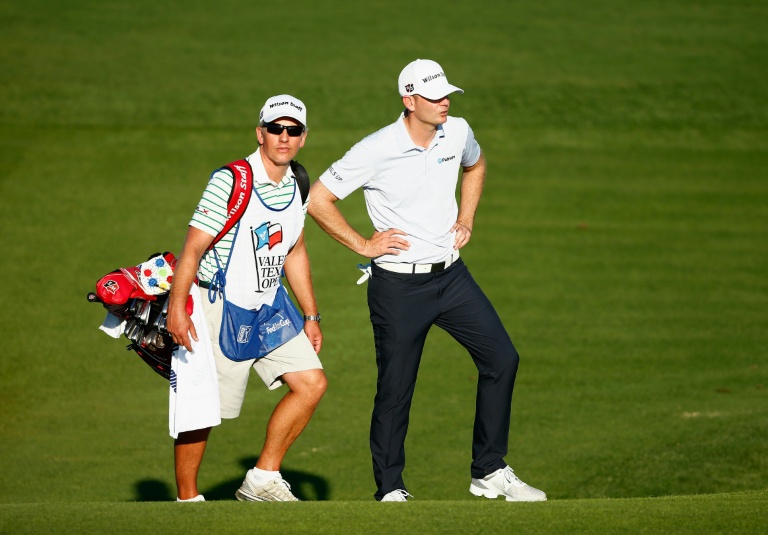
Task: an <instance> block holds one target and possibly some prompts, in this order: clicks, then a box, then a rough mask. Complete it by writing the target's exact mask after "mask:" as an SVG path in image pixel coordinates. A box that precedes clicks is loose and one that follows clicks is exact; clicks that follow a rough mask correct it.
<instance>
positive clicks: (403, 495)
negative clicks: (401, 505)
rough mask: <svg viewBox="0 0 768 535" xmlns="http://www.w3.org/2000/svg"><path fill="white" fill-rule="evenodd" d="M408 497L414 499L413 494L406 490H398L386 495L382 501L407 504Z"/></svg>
mask: <svg viewBox="0 0 768 535" xmlns="http://www.w3.org/2000/svg"><path fill="white" fill-rule="evenodd" d="M408 496H410V497H411V498H413V496H412V495H411V494H408V491H406V490H404V489H397V490H393V491H392V492H389V493H387V494H385V495H384V497H383V498H382V499H381V501H382V502H407V501H408Z"/></svg>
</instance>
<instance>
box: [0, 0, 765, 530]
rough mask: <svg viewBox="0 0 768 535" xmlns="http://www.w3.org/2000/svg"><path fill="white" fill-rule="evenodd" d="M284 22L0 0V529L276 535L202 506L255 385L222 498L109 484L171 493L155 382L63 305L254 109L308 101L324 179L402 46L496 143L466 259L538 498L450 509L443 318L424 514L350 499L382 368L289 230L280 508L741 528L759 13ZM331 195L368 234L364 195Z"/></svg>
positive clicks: (337, 292)
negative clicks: (303, 386)
mask: <svg viewBox="0 0 768 535" xmlns="http://www.w3.org/2000/svg"><path fill="white" fill-rule="evenodd" d="M288 9H289V8H287V7H286V6H284V5H282V4H280V5H278V4H276V5H275V6H267V5H262V4H259V5H255V4H253V5H251V4H246V3H242V2H236V1H233V0H224V1H221V2H217V3H216V5H215V6H213V5H211V4H210V3H208V2H202V1H198V0H192V1H188V2H183V3H181V2H161V3H157V2H149V1H146V0H138V1H136V2H131V3H118V2H94V1H88V0H79V1H77V0H70V1H68V2H53V1H43V0H30V1H27V2H19V1H5V2H0V65H2V67H3V69H2V70H0V102H2V104H1V105H0V228H2V242H1V243H2V245H3V253H4V254H3V255H2V259H0V268H2V272H3V274H4V281H5V285H4V291H3V292H2V297H0V325H2V327H0V334H2V338H3V341H4V346H3V347H4V352H3V356H2V357H0V386H1V387H2V388H0V459H2V466H1V467H2V470H0V504H2V505H0V531H2V532H10V531H12V532H23V530H24V529H26V530H27V531H30V532H42V531H46V530H48V529H49V528H51V527H52V526H55V525H56V521H58V520H60V519H66V522H76V523H74V524H72V529H71V531H73V532H74V531H86V532H87V531H109V530H110V528H113V529H111V531H131V530H133V529H134V528H133V526H142V527H146V526H147V525H148V524H147V522H156V523H157V526H158V530H162V531H182V530H187V531H188V530H189V528H190V527H192V525H193V524H194V525H201V526H208V525H214V523H216V524H221V523H222V522H224V523H225V524H226V523H227V522H231V521H232V517H235V516H236V517H238V518H240V515H242V518H243V520H242V522H243V524H239V523H237V522H240V520H238V521H237V522H235V523H233V524H232V531H235V530H236V529H238V526H239V527H240V528H242V529H245V528H244V527H243V526H249V524H248V522H251V523H254V522H255V523H256V524H257V525H259V526H262V527H264V528H270V527H273V526H274V522H275V520H274V518H275V516H274V515H270V519H269V523H265V524H260V522H267V520H264V519H263V518H262V516H263V515H261V514H259V513H250V511H251V510H252V509H251V508H250V507H248V506H244V507H242V508H238V509H237V510H236V511H237V513H238V514H236V515H233V514H231V513H234V512H235V509H234V508H237V507H240V506H239V505H238V504H234V503H225V502H224V500H231V499H232V494H233V492H234V490H235V488H236V487H237V486H238V484H239V482H240V480H241V479H242V477H243V473H244V469H245V468H246V467H248V466H249V465H251V464H252V463H253V462H254V460H255V458H256V456H257V455H258V452H259V449H260V447H261V443H262V441H263V432H264V431H263V430H264V424H265V422H266V419H267V418H268V416H269V414H270V412H271V409H272V407H274V404H275V403H276V401H277V399H279V396H280V393H279V392H271V393H270V392H267V391H265V389H263V388H262V387H261V386H260V384H259V383H258V381H256V380H255V379H254V380H253V381H252V384H251V389H250V390H249V393H248V396H247V399H246V406H245V408H244V412H243V415H242V417H241V418H240V419H238V420H236V421H233V422H227V423H225V424H224V425H222V426H221V427H220V428H218V429H216V430H214V432H213V434H212V437H211V442H210V444H209V448H208V451H207V452H206V459H205V463H204V465H203V469H202V471H201V474H200V485H201V489H202V491H203V492H204V493H205V494H206V496H207V497H208V498H212V499H214V500H217V501H219V503H215V504H212V505H207V506H204V507H202V508H200V509H197V508H194V509H190V510H194V511H195V513H192V514H190V513H187V512H185V513H183V514H182V513H179V512H178V511H179V509H176V508H174V506H173V504H162V503H158V504H147V503H140V504H134V503H124V502H134V501H140V502H147V501H163V500H169V499H172V498H173V496H174V492H175V489H174V479H173V470H172V462H173V460H172V449H171V444H172V442H171V439H170V438H168V435H167V424H166V422H167V386H166V384H165V383H163V381H162V380H161V379H159V378H158V377H156V376H154V375H153V374H152V373H151V372H150V371H149V370H148V369H146V367H145V366H144V365H143V364H141V363H140V362H139V360H138V359H137V358H136V357H135V356H131V355H129V354H128V353H126V352H124V351H123V350H122V346H123V345H124V344H123V343H122V342H116V341H114V340H112V339H109V338H107V337H106V336H104V335H102V334H101V333H99V332H98V331H97V330H96V327H97V326H98V324H99V323H100V322H101V319H102V318H103V312H102V311H101V309H100V308H98V307H95V306H93V305H88V304H87V303H86V301H85V294H86V293H87V292H88V291H90V290H91V289H92V287H93V284H94V282H95V281H96V280H97V279H98V278H99V277H100V276H101V275H103V274H104V273H106V272H108V271H110V270H112V269H114V268H115V267H118V266H123V265H127V264H130V263H136V262H138V261H141V260H143V259H144V258H145V257H146V256H148V255H149V254H150V253H153V252H155V251H160V250H174V251H177V252H178V250H179V249H180V247H181V244H182V240H183V237H184V233H185V226H186V223H187V222H188V220H189V218H190V216H191V213H192V210H193V209H194V206H195V204H196V203H197V200H198V198H199V196H200V193H201V191H202V188H203V186H204V184H205V182H206V180H207V178H208V175H209V173H210V171H211V170H213V169H214V168H216V167H217V166H219V165H221V164H224V163H226V162H228V161H231V160H234V159H236V158H239V157H242V156H243V155H245V154H248V153H249V152H250V151H251V150H252V149H253V147H254V144H255V139H254V135H253V127H254V122H255V120H256V117H257V115H258V111H259V108H260V107H261V105H262V103H263V101H264V100H265V99H266V98H267V97H268V96H270V95H272V94H277V93H281V92H290V93H292V94H295V95H296V96H298V97H299V98H301V99H302V100H304V101H305V102H306V103H307V106H308V111H309V125H310V135H309V138H308V141H307V146H306V147H305V148H304V149H303V150H302V152H301V154H300V157H299V159H300V161H301V162H302V163H303V164H304V165H305V166H306V167H307V169H308V170H309V172H310V175H311V176H313V177H317V176H318V175H319V174H320V173H321V172H322V171H323V170H325V168H326V167H327V166H328V165H329V164H331V163H332V162H333V161H334V160H335V159H337V158H339V157H341V156H342V155H343V154H344V151H345V150H346V149H347V148H349V147H350V146H351V145H352V144H353V143H354V142H356V141H357V140H358V139H360V138H361V137H362V136H364V135H366V134H368V133H370V132H372V131H374V130H375V129H377V128H379V127H381V126H383V125H385V124H387V123H389V122H391V121H393V120H394V119H395V117H396V116H397V114H398V113H399V111H400V107H399V105H398V101H397V93H396V92H395V81H396V77H397V74H398V73H399V71H400V69H401V68H402V67H403V66H404V65H405V64H406V63H408V62H409V61H411V60H412V59H415V58H416V57H428V58H432V59H435V60H437V61H439V62H440V63H441V64H442V65H443V67H444V68H445V69H446V71H447V73H448V76H449V78H450V80H451V82H452V83H454V84H456V85H458V86H459V87H462V88H464V89H465V90H466V94H464V95H461V96H456V97H455V98H454V99H453V103H452V106H453V108H452V113H453V114H455V115H458V116H463V117H465V118H467V119H468V120H469V122H470V124H471V125H472V126H473V128H474V131H475V135H476V137H477V138H478V140H479V142H480V143H481V145H482V147H483V150H484V151H485V154H486V157H487V160H488V164H489V172H488V178H487V184H486V191H485V194H484V197H483V200H482V202H481V205H480V209H479V212H478V216H477V221H476V227H475V232H474V235H473V238H472V241H471V242H470V244H469V246H467V248H465V249H464V250H463V251H462V255H463V257H464V258H465V260H466V261H467V263H468V264H469V266H470V268H471V270H472V272H473V274H474V276H475V278H476V279H477V280H478V281H479V282H480V284H481V285H482V286H483V287H484V289H485V290H486V292H487V293H488V295H489V297H490V298H491V300H492V301H493V302H494V303H495V305H496V307H497V309H498V311H499V314H500V315H501V316H502V319H503V320H504V321H505V324H506V325H507V326H508V329H509V331H510V333H511V335H512V338H513V340H514V341H515V344H516V346H517V347H518V349H519V351H520V353H521V356H522V364H521V368H520V373H519V375H518V382H517V386H516V389H515V397H514V403H513V417H512V418H513V419H512V429H511V433H510V454H509V455H508V457H507V460H508V461H509V463H510V464H511V465H512V466H513V467H515V469H516V471H517V473H518V474H519V475H520V476H521V477H522V478H523V479H524V480H526V481H528V482H530V483H531V484H533V485H535V486H537V487H539V488H542V489H544V490H545V491H546V492H547V493H548V495H549V497H550V499H551V500H552V501H551V502H550V503H547V504H540V506H539V505H525V504H522V506H520V505H521V504H502V503H498V504H496V503H486V502H478V501H477V500H474V499H473V498H472V496H470V495H469V493H468V492H467V485H468V465H469V461H470V440H471V426H472V418H473V407H474V403H473V398H474V389H475V372H474V370H473V367H472V364H471V361H470V360H469V358H468V357H467V356H466V355H465V354H464V352H463V351H462V350H461V349H460V348H459V347H458V346H457V345H456V344H455V343H454V342H453V341H452V340H451V339H450V338H449V337H448V336H447V335H445V334H444V333H442V332H440V331H439V330H437V329H436V330H435V331H434V332H433V333H432V334H431V335H430V338H429V340H428V342H427V347H426V350H425V354H424V359H423V363H422V369H421V373H420V378H419V382H418V386H417V390H416V395H415V399H414V408H413V411H412V425H411V428H410V430H409V435H408V441H407V444H406V446H407V452H408V466H407V469H406V473H405V477H406V482H407V484H408V488H409V491H410V492H411V493H412V494H414V495H415V496H416V497H417V498H418V500H417V501H416V502H414V503H413V504H412V505H413V506H414V507H411V506H410V505H409V506H408V508H407V509H401V510H399V511H401V513H399V514H398V515H386V516H385V515H384V514H383V513H381V512H380V510H379V509H377V508H376V507H375V505H377V504H373V503H368V502H371V500H372V494H373V492H374V488H373V481H372V476H371V473H370V472H371V470H370V457H369V453H368V447H367V436H368V430H367V427H368V421H369V418H370V408H371V403H372V399H373V395H374V390H375V362H374V357H373V351H372V346H373V342H372V334H371V329H370V324H369V322H368V319H367V309H366V304H365V288H364V287H362V286H356V285H355V281H356V280H357V277H358V273H359V272H358V271H357V270H356V269H355V265H356V264H357V263H358V262H360V261H361V260H362V259H360V258H358V257H357V256H356V255H354V254H353V253H351V252H349V251H347V250H346V249H344V248H343V247H341V246H340V245H338V244H336V243H335V242H334V241H333V240H331V239H330V238H329V237H327V236H326V235H324V234H323V233H322V232H321V231H320V230H319V228H318V227H317V226H316V225H315V224H314V223H313V222H312V221H311V220H308V222H307V227H306V232H307V239H308V247H309V250H310V254H311V256H312V261H313V272H314V279H315V282H316V286H317V288H316V289H317V294H318V299H319V303H320V308H321V311H322V314H323V317H324V321H323V330H324V334H325V337H326V338H325V344H324V349H323V352H322V354H321V357H322V359H323V362H324V365H325V367H326V372H327V374H328V377H329V381H330V386H329V391H328V394H327V396H326V398H325V399H324V401H323V402H322V404H321V406H320V408H319V410H318V412H317V414H316V416H315V418H314V419H313V420H312V422H311V424H310V426H309V428H308V429H307V431H306V432H305V434H304V435H303V436H302V437H301V438H300V440H299V441H298V442H297V443H296V445H295V446H294V447H293V448H292V450H291V452H290V453H289V456H288V458H287V459H286V461H285V464H284V468H283V473H284V475H285V476H286V477H287V478H288V479H289V481H291V482H292V483H293V485H294V488H295V489H296V490H297V492H298V494H299V495H300V496H301V497H302V498H305V499H307V500H310V501H314V500H318V501H321V502H323V503H306V504H300V505H298V506H297V507H295V508H294V509H292V510H291V512H290V515H285V517H288V516H290V521H288V520H286V522H284V524H288V525H290V526H292V528H293V529H294V530H295V531H297V532H300V531H309V530H310V528H311V530H313V531H319V532H323V530H327V531H338V530H341V528H342V527H343V528H346V529H347V530H348V531H352V532H354V531H362V530H363V529H365V528H366V526H373V527H372V528H371V529H370V531H376V529H377V527H379V529H380V530H381V531H383V530H384V529H385V526H393V527H394V528H397V529H399V530H401V531H406V532H407V531H430V530H431V531H451V530H455V531H466V532H472V531H477V525H478V522H479V521H480V519H482V522H486V523H487V522H497V523H499V525H500V526H512V527H517V528H520V529H523V530H524V531H526V532H565V531H584V532H589V531H595V532H616V531H619V530H621V531H631V532H642V531H646V532H657V531H661V530H662V529H663V530H664V531H672V530H673V528H674V531H676V532H694V531H696V532H733V531H737V532H748V531H757V530H758V529H759V526H760V525H759V524H757V520H756V519H757V518H758V514H759V513H760V512H762V513H763V516H764V512H765V506H764V505H762V503H764V502H765V489H768V461H767V459H768V457H767V456H766V451H768V442H767V439H766V437H768V403H766V401H767V400H766V397H767V396H768V389H766V386H767V385H768V361H767V359H766V357H767V356H768V354H767V353H766V349H765V348H766V347H768V330H766V322H767V321H768V278H766V273H768V240H767V239H766V230H767V229H768V181H766V173H765V170H766V169H768V82H766V81H765V77H764V73H765V72H766V70H768V69H767V68H768V52H766V51H768V46H767V45H768V42H767V41H768V34H766V33H765V31H764V28H765V27H766V22H768V7H766V6H765V4H764V3H763V2H757V1H738V2H724V1H722V0H706V1H693V0H690V1H686V0H678V1H674V2H658V1H650V2H641V3H638V2H617V1H609V0H603V1H601V0H587V1H585V2H579V3H573V2H566V1H563V0H548V1H542V2H536V3H535V4H532V3H523V2H504V1H500V0H496V1H488V2H481V3H479V4H475V3H457V2H456V3H454V2H451V3H450V4H447V5H445V6H441V7H439V8H438V7H437V6H434V5H431V4H426V3H424V4H419V3H412V2H401V1H394V2H378V1H377V2H367V3H358V4H351V3H347V2H342V1H338V0H337V1H330V2H322V3H313V2H308V1H305V0H297V1H296V2H292V3H291V4H290V9H289V11H290V14H289V16H288V15H287V14H286V10H288ZM341 20H343V21H344V22H343V23H340V21H341ZM340 207H341V209H342V210H343V211H344V213H345V214H346V215H347V216H348V218H349V220H350V221H351V222H353V223H354V224H355V225H356V226H357V227H358V228H360V229H361V230H363V231H367V229H370V223H369V222H368V220H367V216H366V214H365V210H364V206H363V200H362V196H361V195H360V194H359V193H356V194H354V195H353V196H352V197H350V198H349V199H348V200H345V201H344V202H342V203H341V204H340ZM686 495H690V496H686ZM660 496H663V498H656V497H660ZM652 497H653V498H652ZM278 507H282V506H278ZM185 511H187V510H185ZM281 511H282V510H281ZM41 512H42V513H44V514H41ZM148 513H149V514H148ZM148 517H152V519H150V520H147V518H148ZM73 519H77V520H73ZM225 519H226V521H225ZM78 522H79V524H78ZM385 522H386V524H385ZM170 526H178V529H176V528H173V527H170ZM280 527H281V530H283V528H284V525H283V523H281V524H280ZM217 528H218V530H221V529H226V528H223V526H222V525H217ZM336 528H339V529H336ZM136 529H138V528H136ZM392 531H396V529H392Z"/></svg>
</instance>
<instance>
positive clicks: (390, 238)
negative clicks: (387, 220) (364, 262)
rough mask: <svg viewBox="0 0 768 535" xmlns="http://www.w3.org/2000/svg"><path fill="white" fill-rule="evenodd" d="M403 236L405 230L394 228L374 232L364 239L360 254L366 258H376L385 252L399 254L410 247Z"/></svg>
mask: <svg viewBox="0 0 768 535" xmlns="http://www.w3.org/2000/svg"><path fill="white" fill-rule="evenodd" d="M405 236H406V233H405V232H403V231H402V230H398V229H394V228H391V229H389V230H385V231H384V232H374V233H373V236H371V237H370V238H368V239H367V240H365V244H364V245H363V249H362V251H361V252H360V254H361V255H363V256H365V257H367V258H378V257H380V256H383V255H386V254H391V255H399V254H400V251H407V250H408V249H409V248H410V247H411V244H410V243H409V242H408V241H406V240H405V239H404V237H405Z"/></svg>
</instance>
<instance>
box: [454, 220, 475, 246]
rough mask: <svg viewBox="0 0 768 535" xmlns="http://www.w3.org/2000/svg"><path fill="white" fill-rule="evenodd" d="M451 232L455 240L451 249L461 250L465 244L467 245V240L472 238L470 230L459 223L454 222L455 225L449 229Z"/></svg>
mask: <svg viewBox="0 0 768 535" xmlns="http://www.w3.org/2000/svg"><path fill="white" fill-rule="evenodd" d="M451 232H455V233H456V239H455V241H454V242H453V248H454V249H457V250H458V249H461V248H462V247H464V246H465V245H466V244H467V243H469V239H470V238H471V237H472V229H471V228H469V226H468V225H465V224H464V223H462V222H460V221H456V223H455V224H454V225H453V226H452V227H451Z"/></svg>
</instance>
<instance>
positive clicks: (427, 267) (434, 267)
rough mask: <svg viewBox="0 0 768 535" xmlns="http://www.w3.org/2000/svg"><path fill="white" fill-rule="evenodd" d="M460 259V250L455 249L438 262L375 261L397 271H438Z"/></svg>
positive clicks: (385, 267) (378, 265)
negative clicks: (404, 262)
mask: <svg viewBox="0 0 768 535" xmlns="http://www.w3.org/2000/svg"><path fill="white" fill-rule="evenodd" d="M458 259H459V251H458V250H457V251H454V252H452V253H451V255H450V256H449V257H448V258H446V259H445V260H444V261H442V262H437V263H436V264H400V263H398V262H381V263H379V262H374V264H376V267H380V268H381V269H386V270H387V271H394V272H395V273H438V272H440V271H443V270H446V269H448V266H450V265H451V264H453V263H454V262H456V260H458Z"/></svg>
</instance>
